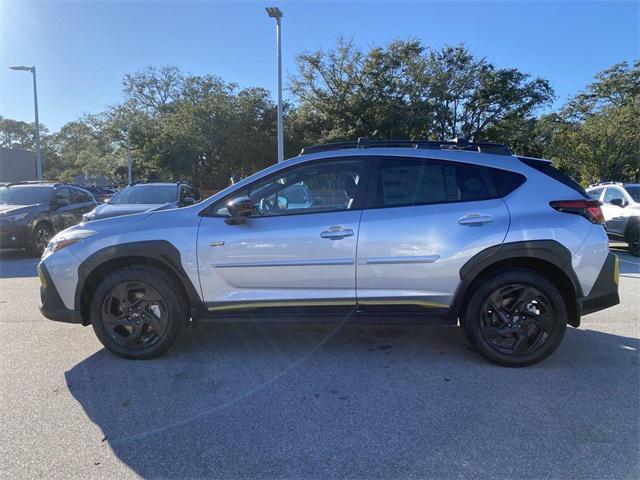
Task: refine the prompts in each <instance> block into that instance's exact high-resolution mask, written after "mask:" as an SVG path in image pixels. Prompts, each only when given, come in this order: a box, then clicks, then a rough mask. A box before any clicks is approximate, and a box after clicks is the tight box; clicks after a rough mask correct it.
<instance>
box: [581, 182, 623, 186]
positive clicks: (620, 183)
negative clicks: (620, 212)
mask: <svg viewBox="0 0 640 480" xmlns="http://www.w3.org/2000/svg"><path fill="white" fill-rule="evenodd" d="M597 185H624V183H623V182H598V183H594V184H592V185H589V187H595V186H597Z"/></svg>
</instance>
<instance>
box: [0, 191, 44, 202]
mask: <svg viewBox="0 0 640 480" xmlns="http://www.w3.org/2000/svg"><path fill="white" fill-rule="evenodd" d="M49 197H51V188H48V187H44V188H43V187H2V188H0V205H33V204H35V203H45V202H48V201H49Z"/></svg>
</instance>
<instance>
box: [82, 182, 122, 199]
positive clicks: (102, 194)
mask: <svg viewBox="0 0 640 480" xmlns="http://www.w3.org/2000/svg"><path fill="white" fill-rule="evenodd" d="M74 187H79V188H83V189H85V190H87V191H88V192H91V194H92V195H93V198H95V199H96V201H97V202H98V203H104V201H105V200H108V199H110V198H111V197H113V196H114V195H115V194H116V192H117V190H116V189H115V188H110V187H105V186H104V185H75V184H74Z"/></svg>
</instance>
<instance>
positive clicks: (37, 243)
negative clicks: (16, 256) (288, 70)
mask: <svg viewBox="0 0 640 480" xmlns="http://www.w3.org/2000/svg"><path fill="white" fill-rule="evenodd" d="M52 236H53V229H52V228H51V227H50V226H49V225H47V224H46V223H44V222H40V223H38V224H37V225H36V227H35V228H34V229H33V232H31V243H30V244H29V246H28V247H27V253H28V254H29V256H31V257H41V256H42V254H43V253H44V249H45V248H47V245H48V244H49V240H51V237H52Z"/></svg>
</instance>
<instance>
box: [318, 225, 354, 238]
mask: <svg viewBox="0 0 640 480" xmlns="http://www.w3.org/2000/svg"><path fill="white" fill-rule="evenodd" d="M352 235H353V230H351V229H350V228H343V227H331V228H329V230H325V231H324V232H322V233H321V234H320V236H321V237H322V238H328V239H329V240H340V239H341V238H344V237H351V236H352Z"/></svg>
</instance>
